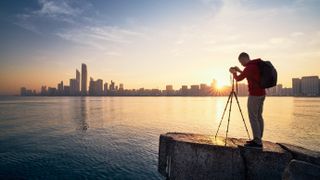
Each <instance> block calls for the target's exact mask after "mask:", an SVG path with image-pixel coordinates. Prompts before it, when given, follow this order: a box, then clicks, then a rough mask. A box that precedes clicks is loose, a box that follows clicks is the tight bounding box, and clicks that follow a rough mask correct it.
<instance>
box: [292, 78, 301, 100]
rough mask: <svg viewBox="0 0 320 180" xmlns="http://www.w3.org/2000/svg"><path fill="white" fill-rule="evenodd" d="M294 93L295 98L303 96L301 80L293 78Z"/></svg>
mask: <svg viewBox="0 0 320 180" xmlns="http://www.w3.org/2000/svg"><path fill="white" fill-rule="evenodd" d="M292 93H293V96H300V95H301V79H299V78H292Z"/></svg>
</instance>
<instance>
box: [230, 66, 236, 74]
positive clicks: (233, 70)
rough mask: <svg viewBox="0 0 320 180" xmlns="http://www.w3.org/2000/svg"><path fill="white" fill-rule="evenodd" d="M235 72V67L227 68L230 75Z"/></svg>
mask: <svg viewBox="0 0 320 180" xmlns="http://www.w3.org/2000/svg"><path fill="white" fill-rule="evenodd" d="M236 71H237V68H236V67H230V68H229V72H230V73H234V72H236Z"/></svg>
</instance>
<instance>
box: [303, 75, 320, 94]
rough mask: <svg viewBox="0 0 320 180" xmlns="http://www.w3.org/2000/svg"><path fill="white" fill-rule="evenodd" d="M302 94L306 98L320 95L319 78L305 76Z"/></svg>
mask: <svg viewBox="0 0 320 180" xmlns="http://www.w3.org/2000/svg"><path fill="white" fill-rule="evenodd" d="M301 92H302V94H303V95H305V96H318V95H319V77H318V76H304V77H302V78H301Z"/></svg>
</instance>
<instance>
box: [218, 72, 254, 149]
mask: <svg viewBox="0 0 320 180" xmlns="http://www.w3.org/2000/svg"><path fill="white" fill-rule="evenodd" d="M231 78H232V80H231ZM230 80H231V82H232V89H231V92H230V94H229V97H228V101H227V104H226V106H225V108H224V110H223V113H222V117H221V120H220V123H219V126H218V129H217V132H216V135H215V136H214V138H215V139H216V138H217V135H218V132H219V129H220V126H221V124H222V120H223V118H224V115H225V113H226V110H227V107H228V104H229V102H230V104H229V105H230V106H229V115H228V124H227V130H226V139H225V145H227V138H228V132H229V124H230V115H231V107H232V98H233V96H234V97H235V99H236V101H237V104H238V108H239V111H240V114H241V117H242V120H243V123H244V127H245V128H246V131H247V134H248V138H249V139H250V135H249V131H248V128H247V125H246V122H245V120H244V117H243V114H242V110H241V107H240V104H239V100H238V96H237V92H238V82H236V83H235V79H234V77H231V76H230ZM235 84H236V90H237V92H236V91H235V90H234V86H235Z"/></svg>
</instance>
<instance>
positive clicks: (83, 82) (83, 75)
mask: <svg viewBox="0 0 320 180" xmlns="http://www.w3.org/2000/svg"><path fill="white" fill-rule="evenodd" d="M87 77H88V72H87V65H86V64H84V63H82V66H81V95H83V96H85V95H87Z"/></svg>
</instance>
